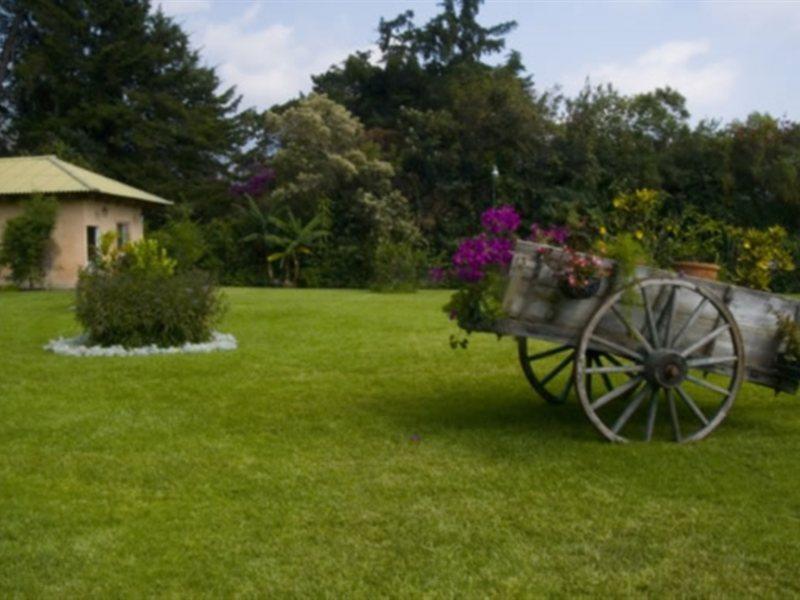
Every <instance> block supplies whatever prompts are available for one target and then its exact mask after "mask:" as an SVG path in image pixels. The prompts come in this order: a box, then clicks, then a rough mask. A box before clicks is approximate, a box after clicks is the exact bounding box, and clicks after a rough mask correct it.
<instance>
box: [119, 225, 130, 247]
mask: <svg viewBox="0 0 800 600" xmlns="http://www.w3.org/2000/svg"><path fill="white" fill-rule="evenodd" d="M129 241H131V234H130V231H129V228H128V224H127V223H117V248H122V247H123V246H124V245H125V244H127V243H128V242H129Z"/></svg>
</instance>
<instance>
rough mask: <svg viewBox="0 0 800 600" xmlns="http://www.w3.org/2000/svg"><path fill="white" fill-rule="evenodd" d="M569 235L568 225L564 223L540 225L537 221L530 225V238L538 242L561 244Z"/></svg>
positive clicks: (564, 242) (565, 241)
mask: <svg viewBox="0 0 800 600" xmlns="http://www.w3.org/2000/svg"><path fill="white" fill-rule="evenodd" d="M569 236H570V230H569V227H567V226H566V225H553V226H552V227H542V226H541V225H539V223H534V224H533V225H531V236H530V239H531V240H533V241H534V242H539V243H540V244H557V245H559V246H563V245H564V244H566V243H567V240H568V239H569Z"/></svg>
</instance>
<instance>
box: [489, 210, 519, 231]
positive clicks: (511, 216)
mask: <svg viewBox="0 0 800 600" xmlns="http://www.w3.org/2000/svg"><path fill="white" fill-rule="evenodd" d="M520 221H521V219H520V217H519V214H518V213H517V211H516V209H514V207H513V206H511V205H509V204H505V205H503V206H498V207H497V208H489V209H487V210H485V211H484V212H483V214H482V215H481V225H482V226H483V229H484V230H485V231H486V232H487V233H490V234H493V235H514V234H515V233H516V231H517V229H519V224H520Z"/></svg>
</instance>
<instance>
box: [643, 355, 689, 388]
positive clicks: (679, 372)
mask: <svg viewBox="0 0 800 600" xmlns="http://www.w3.org/2000/svg"><path fill="white" fill-rule="evenodd" d="M687 371H688V366H687V364H686V359H685V358H683V357H682V356H681V355H680V354H678V353H677V352H674V351H672V350H655V351H653V352H651V353H650V354H649V355H648V356H647V359H646V360H645V364H644V374H645V377H647V379H648V381H650V383H653V384H656V385H659V386H661V387H666V388H674V387H677V386H679V385H680V384H681V383H683V381H684V380H685V379H686V374H687Z"/></svg>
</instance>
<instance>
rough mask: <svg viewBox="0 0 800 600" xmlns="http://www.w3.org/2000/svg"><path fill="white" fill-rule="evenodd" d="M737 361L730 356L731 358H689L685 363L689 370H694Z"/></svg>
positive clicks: (736, 357) (734, 357)
mask: <svg viewBox="0 0 800 600" xmlns="http://www.w3.org/2000/svg"><path fill="white" fill-rule="evenodd" d="M737 360H739V357H738V356H735V355H731V356H708V357H704V358H690V359H689V360H687V361H686V364H687V365H688V366H689V368H691V369H696V368H698V367H708V366H711V365H721V364H725V363H732V362H736V361H737Z"/></svg>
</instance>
